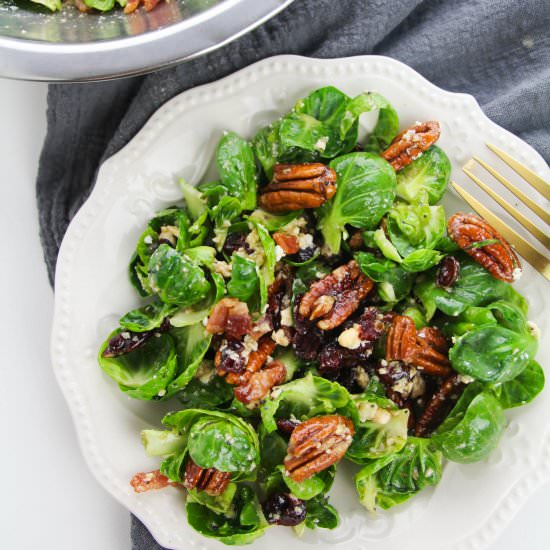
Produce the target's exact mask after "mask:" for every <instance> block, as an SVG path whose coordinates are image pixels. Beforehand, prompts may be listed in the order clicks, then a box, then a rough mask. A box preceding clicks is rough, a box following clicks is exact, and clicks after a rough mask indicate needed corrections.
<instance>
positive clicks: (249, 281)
mask: <svg viewBox="0 0 550 550" xmlns="http://www.w3.org/2000/svg"><path fill="white" fill-rule="evenodd" d="M258 288H259V281H258V274H257V272H256V263H255V262H253V261H252V260H249V259H247V258H243V257H241V256H239V255H238V254H233V259H232V261H231V279H230V281H229V283H227V291H228V293H229V296H231V297H233V298H238V299H239V300H240V301H241V302H246V301H247V300H249V299H250V298H251V297H252V296H253V295H254V294H255V293H256V292H257V291H258Z"/></svg>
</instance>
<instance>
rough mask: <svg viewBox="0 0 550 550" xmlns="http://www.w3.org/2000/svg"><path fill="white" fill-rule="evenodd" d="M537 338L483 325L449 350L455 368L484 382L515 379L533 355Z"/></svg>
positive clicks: (468, 333)
mask: <svg viewBox="0 0 550 550" xmlns="http://www.w3.org/2000/svg"><path fill="white" fill-rule="evenodd" d="M536 351H537V341H536V340H535V339H534V338H533V337H532V336H531V335H529V334H521V333H520V334H518V333H516V332H513V331H511V330H509V329H507V328H504V327H500V326H483V327H481V328H477V329H475V330H472V331H470V332H467V333H466V334H464V335H463V336H461V337H460V338H458V340H457V341H456V343H455V344H454V346H453V347H452V348H451V350H450V351H449V359H450V361H451V364H452V366H453V368H454V369H455V370H456V371H457V372H459V373H461V374H465V375H468V376H472V377H473V378H476V379H477V380H482V381H484V382H493V383H498V382H506V381H508V380H512V378H515V377H516V376H517V375H518V374H519V373H520V372H521V371H522V370H523V369H524V368H525V367H526V366H527V365H528V364H529V362H530V361H531V360H532V359H533V358H534V356H535V353H536Z"/></svg>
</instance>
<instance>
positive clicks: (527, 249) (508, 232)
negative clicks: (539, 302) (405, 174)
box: [452, 143, 550, 281]
mask: <svg viewBox="0 0 550 550" xmlns="http://www.w3.org/2000/svg"><path fill="white" fill-rule="evenodd" d="M487 147H489V149H491V151H493V153H495V154H496V155H497V156H498V157H500V159H501V160H503V161H504V162H505V163H506V164H507V165H508V166H510V168H512V169H513V170H514V171H515V172H516V173H517V174H519V175H520V176H521V177H522V178H523V179H524V180H525V181H526V182H527V183H528V184H529V185H531V187H533V188H534V189H536V190H537V191H538V192H539V193H540V194H541V195H542V196H543V197H544V198H546V199H547V200H550V183H548V182H547V181H544V180H543V179H542V178H541V177H540V176H538V175H537V174H535V173H534V172H532V171H531V170H529V168H527V167H526V166H524V165H523V164H521V163H520V162H518V161H517V160H515V159H514V158H512V157H511V156H510V155H508V154H507V153H505V152H504V151H502V150H501V149H499V148H498V147H495V146H494V145H491V144H490V143H488V144H487ZM476 163H477V164H479V165H480V166H482V167H483V168H484V169H485V170H487V172H489V173H490V174H491V175H492V176H493V177H494V178H496V179H497V180H498V181H499V182H500V183H502V185H504V187H506V189H508V190H509V191H510V192H512V193H513V194H514V195H515V196H516V197H517V198H518V199H519V200H520V201H521V202H523V204H525V206H527V207H528V208H529V209H530V210H531V211H532V212H533V213H534V214H535V215H536V216H538V217H539V218H540V219H541V220H542V221H543V223H540V222H538V224H537V223H534V222H533V221H531V220H529V219H528V218H527V217H526V216H524V215H523V214H522V213H521V212H519V211H518V210H516V208H514V207H513V206H512V205H511V204H510V203H508V202H506V201H505V200H504V199H503V198H502V197H500V196H499V195H498V194H497V193H496V192H495V191H493V189H491V188H490V187H489V186H488V185H487V184H485V183H483V182H482V181H481V180H480V179H479V178H478V177H477V176H476V175H475V174H474V173H473V172H472V170H471V169H472V168H473V167H474V166H475V165H476ZM462 170H463V171H464V173H465V174H466V175H467V176H468V177H470V178H471V179H472V180H473V181H474V182H475V183H476V184H477V185H478V186H479V187H480V188H481V189H482V190H483V191H485V193H487V194H488V195H489V196H490V197H491V198H492V199H493V200H494V201H495V202H496V203H498V204H499V205H500V206H501V207H502V208H504V210H506V212H508V213H509V214H510V215H511V216H512V217H513V218H514V219H516V220H517V221H518V222H519V223H520V224H521V225H522V226H523V227H524V228H525V229H527V231H529V233H531V235H533V237H535V238H536V239H537V240H538V241H539V242H541V243H542V244H543V245H544V247H545V248H546V250H548V249H550V236H549V235H548V232H547V226H548V224H550V214H549V213H548V212H547V211H546V210H544V208H542V207H541V206H540V204H538V203H537V202H536V201H534V200H533V199H531V198H530V197H528V196H527V195H525V194H524V193H523V192H522V191H520V190H519V189H518V188H517V187H516V186H515V185H513V184H512V183H511V182H510V181H509V180H508V179H506V178H505V177H504V176H502V175H501V174H499V173H498V172H497V171H496V170H495V169H494V168H492V167H491V166H489V165H488V164H487V163H486V162H484V161H483V160H481V159H480V158H478V157H475V156H474V157H473V158H472V159H470V160H469V161H468V162H467V163H466V164H465V165H464V167H463V168H462ZM452 185H453V187H454V189H455V190H456V192H457V193H458V194H459V195H460V196H461V197H462V198H463V199H464V200H465V201H466V202H467V203H468V204H469V205H470V206H471V207H472V208H473V209H474V210H475V211H476V212H477V213H478V214H479V215H480V216H481V217H483V218H485V219H486V220H487V222H488V223H489V224H490V225H492V226H493V227H494V228H495V229H496V230H497V231H498V232H499V233H500V234H501V235H502V236H503V237H504V238H505V239H506V240H507V241H508V242H509V243H510V244H511V245H512V246H513V247H514V248H515V249H516V251H517V252H518V253H519V254H520V255H521V256H523V258H525V259H526V260H527V261H528V262H529V263H530V264H531V265H532V266H533V267H534V268H535V269H536V270H537V271H538V272H539V273H541V274H542V275H543V276H544V277H545V278H546V279H547V280H548V281H550V260H549V259H548V257H547V256H546V255H544V254H543V253H542V252H540V251H539V250H537V249H536V248H535V247H534V246H533V245H531V244H530V243H529V242H528V241H527V240H525V239H524V238H523V237H522V236H521V235H519V234H518V233H517V232H516V231H514V230H513V229H512V228H511V227H509V226H508V225H506V224H505V223H504V222H503V221H502V220H501V219H500V218H499V217H498V216H496V215H495V214H493V212H491V211H490V210H489V209H488V208H487V207H486V206H484V205H483V204H481V203H480V202H479V201H478V200H477V199H476V198H475V197H473V196H472V195H471V194H470V193H468V191H466V190H465V189H464V188H462V187H461V186H460V185H458V184H457V183H455V182H453V183H452Z"/></svg>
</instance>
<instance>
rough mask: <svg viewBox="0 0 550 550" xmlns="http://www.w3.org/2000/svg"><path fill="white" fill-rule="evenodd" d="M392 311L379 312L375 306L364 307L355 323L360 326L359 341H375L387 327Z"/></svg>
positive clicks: (391, 317)
mask: <svg viewBox="0 0 550 550" xmlns="http://www.w3.org/2000/svg"><path fill="white" fill-rule="evenodd" d="M394 315H395V314H394V313H393V312H392V311H390V312H381V311H380V310H379V309H377V308H376V307H373V306H370V307H366V308H365V310H364V311H363V313H362V314H361V317H359V319H358V321H357V323H358V325H359V326H360V327H361V328H360V333H359V335H360V337H361V341H366V342H369V343H371V344H372V343H374V342H376V341H377V340H378V339H379V338H380V337H381V336H382V335H383V334H385V333H386V331H387V330H388V329H389V327H390V324H391V321H392V319H393V317H394Z"/></svg>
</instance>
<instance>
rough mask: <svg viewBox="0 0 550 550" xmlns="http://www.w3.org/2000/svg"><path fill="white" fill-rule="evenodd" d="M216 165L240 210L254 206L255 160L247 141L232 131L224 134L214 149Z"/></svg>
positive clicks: (251, 208) (255, 184) (255, 185)
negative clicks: (236, 200)
mask: <svg viewBox="0 0 550 550" xmlns="http://www.w3.org/2000/svg"><path fill="white" fill-rule="evenodd" d="M216 166H217V167H218V172H219V174H220V179H221V181H222V183H223V185H224V187H226V188H227V190H228V192H229V195H231V196H232V197H234V198H236V199H238V201H239V204H240V205H241V207H242V210H254V208H256V189H257V180H256V162H255V160H254V153H253V151H252V147H251V146H250V145H249V143H248V142H247V141H246V140H244V139H242V138H241V137H239V136H238V135H237V134H235V133H234V132H228V133H227V134H225V135H224V136H223V137H222V139H221V140H220V142H219V144H218V148H217V150H216Z"/></svg>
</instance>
